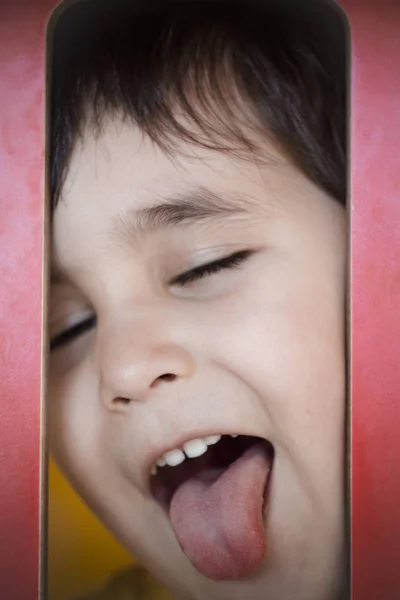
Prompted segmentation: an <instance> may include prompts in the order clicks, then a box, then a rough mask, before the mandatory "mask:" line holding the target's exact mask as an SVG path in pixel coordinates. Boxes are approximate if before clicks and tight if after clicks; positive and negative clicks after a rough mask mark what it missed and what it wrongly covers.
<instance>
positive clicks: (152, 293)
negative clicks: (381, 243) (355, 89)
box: [47, 0, 349, 600]
mask: <svg viewBox="0 0 400 600" xmlns="http://www.w3.org/2000/svg"><path fill="white" fill-rule="evenodd" d="M348 35H349V34H348V28H347V23H346V21H345V18H344V17H343V15H342V13H341V11H340V10H339V9H338V7H337V6H336V5H334V3H332V4H331V3H329V2H322V1H320V0H313V1H311V0H307V2H305V1H304V0H303V2H301V7H300V6H299V3H298V2H290V1H289V0H285V1H279V2H277V1H264V2H258V3H257V2H254V3H253V2H247V1H246V2H244V0H243V1H242V2H240V1H238V2H235V3H233V2H228V1H226V2H220V1H217V0H214V1H209V2H204V1H197V0H193V1H190V2H189V1H188V2H181V3H172V2H161V1H160V2H159V1H157V0H154V1H153V2H151V3H146V2H142V3H141V2H123V1H122V0H112V1H111V0H107V1H105V0H95V1H93V0H84V1H80V2H68V3H67V2H65V3H63V4H61V5H60V6H59V7H58V9H57V10H56V12H55V13H54V14H53V18H52V21H51V23H50V27H49V38H48V40H49V43H48V56H49V89H48V114H49V124H50V129H49V136H50V137H49V139H50V152H49V164H48V173H49V179H50V181H49V188H50V191H51V211H52V219H51V224H52V236H51V242H52V248H51V284H50V295H49V303H48V322H49V336H50V341H51V348H52V350H51V352H50V355H49V367H48V369H49V371H48V378H49V392H48V398H47V400H48V404H47V406H48V412H49V440H50V449H51V454H52V457H51V460H50V469H49V490H48V491H49V505H48V516H49V519H48V565H47V566H48V598H49V600H70V599H72V598H76V597H79V596H80V595H82V594H83V595H85V594H86V595H87V594H89V595H88V596H86V595H85V596H84V597H85V598H88V599H89V598H93V600H94V599H95V598H100V597H101V598H108V597H109V598H116V597H117V596H116V594H117V593H121V594H122V593H126V597H127V598H128V597H131V596H130V595H129V594H132V598H134V597H148V598H153V597H154V598H167V597H171V596H172V595H174V594H175V595H177V594H179V593H180V594H181V595H182V596H183V597H185V595H186V596H187V597H191V595H193V594H194V592H196V590H198V589H199V586H200V582H202V581H204V579H203V578H204V577H207V578H208V580H209V581H208V582H207V586H206V589H207V598H209V599H212V598H215V599H217V598H220V597H222V596H224V597H225V596H227V595H229V594H228V592H225V591H223V590H224V589H225V587H226V589H227V590H228V589H232V586H234V590H235V594H236V593H237V597H241V598H245V597H251V598H253V599H254V600H259V599H261V598H264V597H271V598H272V597H273V593H275V594H276V593H277V592H276V590H279V593H278V596H276V598H278V597H282V598H283V597H293V598H294V597H300V596H301V597H302V598H307V600H328V597H329V600H331V599H332V594H334V595H335V600H342V599H343V597H344V596H343V594H345V593H346V587H347V559H346V556H347V553H348V545H349V541H348V534H347V512H348V511H347V490H346V489H345V488H346V486H345V485H344V483H343V482H344V481H345V479H346V477H345V475H346V474H345V473H344V472H343V464H344V463H345V462H346V461H345V460H344V458H345V453H346V452H347V440H346V437H347V434H346V431H347V427H346V425H347V423H346V419H347V417H346V406H347V391H346V387H347V383H346V368H345V366H346V360H347V350H345V348H346V324H347V323H346V321H347V313H346V311H345V309H344V305H345V300H346V297H345V295H346V279H347V255H346V252H347V250H346V248H347V245H348V244H347V241H348V240H347V238H348V231H349V229H348V220H349V217H348V214H347V204H348V203H347V188H348V165H347V153H348V147H347V140H348V108H347V95H348V71H349V69H348V64H349V55H348V51H349V40H348ZM288 374H290V376H289V375H288ZM327 382H329V385H328V384H327ZM321 399H323V401H324V410H322V409H321ZM230 449H234V452H235V456H234V459H232V460H230V458H229V457H227V456H226V453H228V452H229V451H230ZM332 449H333V450H332ZM190 461H195V462H193V463H191V462H190ZM193 464H196V469H195V470H193V469H191V466H193ZM161 469H165V471H164V472H163V473H164V475H163V476H162V477H164V479H162V477H159V480H162V483H163V485H164V487H165V488H166V489H168V490H172V492H171V494H172V493H173V497H172V498H170V497H169V496H168V502H167V503H166V506H165V505H163V503H159V502H158V501H157V498H155V497H154V495H153V494H152V485H151V477H153V476H154V475H155V473H156V472H157V471H158V472H160V471H161ZM174 469H176V472H175V475H176V473H178V470H179V477H178V476H175V475H174ZM171 494H170V495H171ZM81 498H82V499H83V500H82V499H81ZM221 506H223V507H224V508H223V509H222V508H221ZM300 506H301V507H302V510H300V509H299V507H300ZM87 507H90V508H87ZM316 515H323V518H322V517H321V520H318V519H319V517H318V516H316ZM103 523H104V524H103ZM250 530H251V531H252V532H253V534H252V535H253V537H251V536H250V535H249V531H250ZM215 532H218V533H217V534H216V533H215ZM288 532H290V535H288ZM332 532H334V533H332ZM317 533H318V534H317ZM314 534H315V535H314ZM224 540H225V541H224ZM225 542H226V543H225ZM271 544H272V546H271ZM226 547H229V548H231V551H229V552H227V551H226ZM181 548H184V551H183V550H182V549H181ZM298 548H302V552H301V556H299V552H298ZM232 549H233V550H232ZM270 553H271V555H273V556H275V557H277V558H276V560H277V563H276V564H275V563H274V564H269V563H268V561H269V560H270V559H269V558H268V556H269V555H270ZM338 557H340V558H338ZM190 562H191V563H192V565H194V567H195V568H194V569H193V568H192V567H190V572H188V569H189V567H188V565H190ZM300 562H301V565H302V566H301V569H300ZM316 565H318V567H316ZM300 571H301V572H303V573H306V574H307V573H310V574H309V575H307V576H304V577H303V576H302V578H301V579H299V580H297V579H296V577H293V578H290V577H286V576H283V575H282V573H286V574H287V573H294V572H300ZM321 573H323V574H324V575H321ZM321 578H322V579H321ZM228 580H230V581H228ZM256 580H257V583H254V582H255V581H256ZM156 581H157V583H156ZM304 581H307V582H308V583H307V584H305V583H304ZM338 582H339V583H338ZM107 586H108V587H107ZM304 586H306V587H304ZM99 589H101V590H104V591H103V592H101V593H103V594H104V596H103V595H100V596H97V595H96V593H98V592H96V590H99ZM320 589H327V590H329V591H328V596H326V598H325V597H324V598H321V596H320V593H319V591H318V590H320ZM220 590H222V591H220ZM254 590H256V592H254ZM273 590H275V591H273ZM255 593H256V595H254V594H255ZM107 594H108V595H107ZM135 594H136V595H135ZM152 594H153V595H152ZM299 594H300V596H299ZM124 597H125V596H124Z"/></svg>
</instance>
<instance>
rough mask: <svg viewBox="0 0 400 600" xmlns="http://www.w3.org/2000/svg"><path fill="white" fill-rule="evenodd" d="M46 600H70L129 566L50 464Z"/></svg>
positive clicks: (127, 557) (121, 551) (129, 560)
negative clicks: (47, 584) (47, 585)
mask: <svg viewBox="0 0 400 600" xmlns="http://www.w3.org/2000/svg"><path fill="white" fill-rule="evenodd" d="M48 519H49V520H48V533H49V538H48V540H49V542H48V543H49V547H48V548H49V552H48V583H49V589H48V592H49V593H48V600H71V599H73V598H74V597H75V596H76V595H79V594H82V593H86V592H87V591H89V590H91V589H93V588H97V587H99V586H100V585H102V584H103V583H104V582H105V581H107V580H108V579H109V578H110V576H111V577H112V575H113V574H114V573H115V572H116V571H118V570H120V569H123V568H125V567H126V566H128V565H130V564H132V563H133V559H132V557H131V556H130V555H129V554H128V553H127V552H126V551H125V550H124V549H123V548H122V547H121V546H120V545H119V544H117V542H116V541H115V540H114V539H113V538H112V536H111V535H110V534H109V533H108V532H107V531H106V529H105V528H104V527H103V526H102V525H101V524H100V523H99V521H98V520H97V519H96V518H95V517H94V516H93V514H92V513H91V512H90V511H89V510H88V509H87V508H86V506H85V505H84V504H83V502H82V501H81V500H80V499H79V497H78V496H77V495H76V494H75V492H74V491H73V490H72V488H71V487H70V486H69V485H68V483H67V482H66V480H65V479H64V477H63V476H62V475H61V473H60V471H59V470H58V469H57V467H56V466H55V465H54V463H53V462H50V468H49V514H48Z"/></svg>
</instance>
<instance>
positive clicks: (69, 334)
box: [50, 315, 97, 352]
mask: <svg viewBox="0 0 400 600" xmlns="http://www.w3.org/2000/svg"><path fill="white" fill-rule="evenodd" d="M96 324H97V317H96V316H95V315H92V316H91V317H89V318H87V319H85V320H83V321H81V322H80V323H77V324H76V325H74V326H73V327H70V328H69V329H66V330H64V331H62V332H61V333H59V334H57V335H56V336H54V337H53V338H52V339H51V340H50V352H52V351H53V350H56V349H57V348H60V347H62V346H66V345H67V344H70V343H71V342H73V341H74V340H76V339H77V338H78V337H79V336H81V335H83V334H84V333H86V332H87V331H90V330H91V329H93V328H94V327H96Z"/></svg>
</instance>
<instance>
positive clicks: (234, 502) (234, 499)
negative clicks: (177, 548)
mask: <svg viewBox="0 0 400 600" xmlns="http://www.w3.org/2000/svg"><path fill="white" fill-rule="evenodd" d="M270 469H271V458H270V456H269V455H268V453H267V451H266V448H265V446H264V444H257V446H253V447H252V448H250V449H249V450H247V451H246V452H245V453H244V454H243V455H242V456H241V457H240V458H239V459H237V460H236V461H235V462H234V463H232V464H231V465H230V466H229V467H228V468H227V469H226V470H221V469H219V470H217V469H207V470H206V471H203V472H202V473H200V474H198V475H197V476H196V477H193V478H192V479H189V480H188V481H186V482H185V483H182V484H181V485H180V486H179V488H178V489H177V491H176V492H175V494H174V496H173V498H172V502H171V507H170V519H171V523H172V527H173V529H174V531H175V535H176V537H177V539H178V541H179V543H180V545H181V547H182V549H183V551H184V552H185V554H186V556H187V557H188V558H189V560H190V561H191V562H192V564H193V565H194V566H195V568H196V569H197V570H198V571H199V572H200V573H202V574H203V575H205V576H206V577H209V578H210V579H214V580H223V579H242V578H244V577H246V576H248V575H250V574H251V573H253V572H254V571H255V570H256V569H257V568H258V567H259V566H260V565H261V563H262V561H263V559H264V556H265V552H266V548H265V533H264V518H263V506H264V491H265V488H266V485H267V480H268V475H269V472H270Z"/></svg>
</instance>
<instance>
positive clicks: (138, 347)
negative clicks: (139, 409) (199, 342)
mask: <svg viewBox="0 0 400 600" xmlns="http://www.w3.org/2000/svg"><path fill="white" fill-rule="evenodd" d="M138 334H139V332H138V329H137V328H135V327H129V326H126V327H122V328H120V329H119V333H117V332H116V331H115V330H114V331H111V330H110V331H109V332H108V335H107V336H105V337H104V338H103V340H102V350H101V352H100V380H101V397H102V401H103V403H104V404H105V405H106V407H107V408H108V409H110V410H121V409H123V407H126V406H127V405H130V404H131V403H133V402H141V401H145V400H148V399H149V398H150V397H151V396H152V395H154V394H155V393H160V392H161V391H162V390H161V389H160V388H161V387H163V386H165V388H166V389H167V387H168V386H172V385H176V384H177V383H179V382H182V381H183V380H189V379H190V378H191V377H192V376H193V374H194V372H195V370H196V363H195V359H194V357H193V355H192V353H191V352H190V351H189V350H188V349H187V348H185V347H184V345H183V343H179V342H178V341H173V340H171V339H165V338H166V337H167V336H165V335H164V336H162V334H161V333H159V334H158V335H156V336H155V335H154V334H151V333H150V332H147V333H145V332H143V331H142V333H141V335H140V340H139V335H138ZM163 338H164V339H163Z"/></svg>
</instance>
